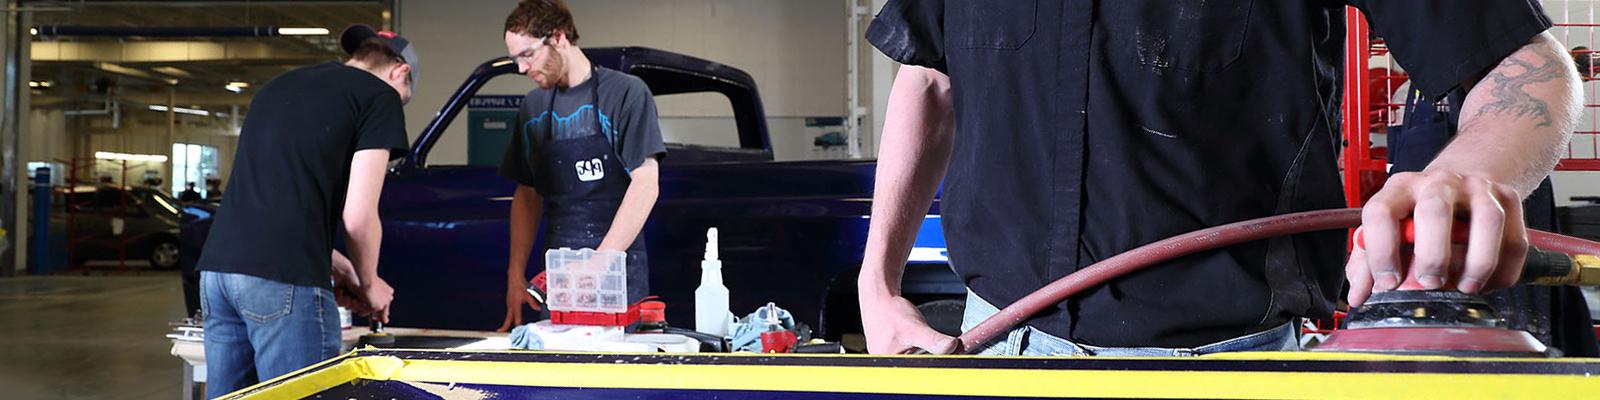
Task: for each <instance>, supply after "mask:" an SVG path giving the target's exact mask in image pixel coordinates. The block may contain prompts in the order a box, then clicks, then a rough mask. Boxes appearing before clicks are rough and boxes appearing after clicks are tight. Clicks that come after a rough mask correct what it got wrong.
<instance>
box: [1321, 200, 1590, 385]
mask: <svg viewBox="0 0 1600 400" xmlns="http://www.w3.org/2000/svg"><path fill="white" fill-rule="evenodd" d="M1459 226H1460V225H1458V227H1459ZM1413 227H1414V225H1413V223H1412V222H1411V221H1409V220H1408V221H1405V224H1404V227H1403V229H1404V232H1405V238H1406V241H1407V242H1408V243H1409V242H1412V241H1414V238H1415V231H1414V228H1413ZM1452 236H1453V237H1452V240H1453V241H1455V242H1464V241H1465V240H1466V232H1465V231H1464V230H1457V231H1456V232H1453V233H1452ZM1362 244H1363V243H1362V237H1361V234H1360V230H1359V229H1358V230H1357V232H1356V235H1355V245H1356V247H1361V246H1362ZM1517 282H1518V283H1525V284H1533V285H1546V286H1594V285H1600V258H1596V257H1595V256H1593V255H1573V254H1566V253H1560V252H1554V251H1545V250H1541V249H1539V248H1537V247H1531V246H1530V247H1529V248H1528V256H1527V259H1526V261H1525V262H1524V263H1523V267H1522V276H1521V278H1520V279H1518V281H1517ZM1345 324H1346V325H1345V327H1344V329H1338V330H1335V331H1333V332H1332V333H1330V334H1329V335H1328V338H1327V339H1326V340H1324V341H1322V343H1320V344H1318V345H1317V346H1315V347H1313V348H1311V351H1323V352H1359V353H1382V354H1408V355H1445V356H1457V357H1545V356H1550V355H1552V352H1550V351H1549V350H1548V349H1546V348H1545V345H1544V344H1543V343H1540V342H1539V340H1537V339H1535V338H1534V337H1533V335H1531V334H1529V333H1528V332H1525V331H1522V330H1517V329H1512V328H1511V327H1509V326H1507V325H1506V322H1505V320H1504V319H1502V318H1501V317H1500V315H1499V313H1498V312H1496V311H1495V309H1494V308H1493V307H1490V306H1489V303H1488V302H1487V301H1485V300H1484V298H1483V297H1482V296H1479V295H1476V294H1467V293H1462V292H1460V291H1456V290H1451V289H1444V290H1392V291H1386V292H1377V293H1373V294H1372V297H1371V298H1370V299H1368V300H1367V302H1366V303H1365V304H1362V305H1361V306H1360V307H1354V308H1351V309H1350V313H1349V317H1348V318H1346V319H1345Z"/></svg>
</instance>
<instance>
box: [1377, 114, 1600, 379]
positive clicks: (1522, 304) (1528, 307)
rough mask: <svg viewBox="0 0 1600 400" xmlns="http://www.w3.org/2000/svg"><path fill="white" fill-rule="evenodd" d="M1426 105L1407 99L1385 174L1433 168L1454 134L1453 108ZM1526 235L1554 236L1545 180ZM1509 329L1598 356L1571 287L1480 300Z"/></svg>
mask: <svg viewBox="0 0 1600 400" xmlns="http://www.w3.org/2000/svg"><path fill="white" fill-rule="evenodd" d="M1462 98H1463V96H1459V95H1453V96H1450V97H1449V98H1448V99H1447V101H1444V102H1434V101H1429V100H1428V98H1427V97H1426V96H1420V95H1419V93H1417V91H1416V90H1412V91H1411V92H1410V93H1409V94H1407V95H1406V114H1405V119H1404V120H1403V125H1401V126H1392V127H1389V163H1390V164H1393V166H1392V167H1391V168H1390V169H1389V173H1390V174H1394V173H1400V172H1414V171H1421V170H1422V169H1423V168H1426V167H1427V166H1428V163H1430V162H1433V158H1434V157H1436V156H1438V155H1439V152H1440V151H1443V150H1444V147H1445V145H1447V144H1449V143H1450V139H1451V138H1452V137H1455V134H1456V126H1457V125H1456V123H1457V121H1456V118H1458V117H1459V116H1458V115H1457V114H1455V113H1454V112H1453V111H1452V108H1453V107H1452V105H1451V104H1452V102H1459V101H1460V100H1462ZM1522 211H1523V216H1524V219H1525V220H1526V221H1527V226H1528V228H1529V229H1539V230H1545V231H1552V232H1553V231H1555V229H1554V228H1555V222H1556V217H1555V215H1556V212H1555V192H1554V191H1553V190H1552V189H1551V186H1550V178H1545V180H1544V182H1541V183H1540V184H1539V188H1538V189H1535V190H1534V192H1533V194H1532V195H1530V196H1528V198H1527V199H1526V200H1524V201H1523V202H1522ZM1485 297H1486V298H1487V299H1488V300H1489V303H1490V304H1492V305H1493V306H1494V307H1495V309H1497V310H1501V316H1502V317H1504V318H1505V319H1506V323H1507V324H1508V325H1510V326H1511V327H1513V328H1517V329H1523V330H1526V331H1528V332H1529V333H1532V334H1533V335H1534V336H1535V337H1538V338H1539V340H1540V341H1543V342H1545V343H1546V344H1548V345H1550V346H1551V347H1554V348H1557V349H1560V350H1562V351H1563V352H1565V354H1566V355H1567V356H1572V357H1596V356H1600V348H1597V346H1596V343H1595V335H1594V329H1593V327H1592V326H1591V325H1590V324H1589V308H1588V305H1587V304H1586V303H1584V301H1583V294H1582V293H1581V292H1580V291H1579V290H1578V288H1575V287H1544V286H1530V285H1517V286H1514V287H1511V288H1510V289H1506V290H1501V291H1498V292H1494V293H1489V294H1488V295H1486V296H1485Z"/></svg>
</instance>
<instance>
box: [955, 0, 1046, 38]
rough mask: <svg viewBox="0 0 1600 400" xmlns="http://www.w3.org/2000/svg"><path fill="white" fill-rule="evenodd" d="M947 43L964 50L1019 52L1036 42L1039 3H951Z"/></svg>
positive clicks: (1002, 0)
mask: <svg viewBox="0 0 1600 400" xmlns="http://www.w3.org/2000/svg"><path fill="white" fill-rule="evenodd" d="M946 7H947V8H946V9H945V38H946V39H945V40H946V41H947V42H948V43H950V44H951V45H953V46H955V47H956V48H961V49H991V50H1016V49H1020V48H1022V46H1023V45H1026V44H1028V41H1029V40H1030V39H1033V35H1034V29H1035V27H1036V18H1037V16H1038V11H1039V2H1038V0H994V1H978V0H950V2H949V3H947V6H946Z"/></svg>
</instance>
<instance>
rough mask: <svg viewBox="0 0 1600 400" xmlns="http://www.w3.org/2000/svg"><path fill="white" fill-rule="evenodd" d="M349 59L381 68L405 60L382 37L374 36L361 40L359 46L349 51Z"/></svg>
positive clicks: (401, 62) (402, 62)
mask: <svg viewBox="0 0 1600 400" xmlns="http://www.w3.org/2000/svg"><path fill="white" fill-rule="evenodd" d="M350 59H351V60H356V61H359V62H361V63H362V64H365V65H366V66H368V67H370V68H383V67H389V66H393V65H395V64H404V63H405V62H406V61H405V58H404V57H401V56H400V54H399V53H395V52H394V49H393V48H391V47H389V45H388V44H385V43H384V42H383V39H379V38H376V37H372V38H367V40H363V41H361V46H358V47H356V50H355V51H352V52H350Z"/></svg>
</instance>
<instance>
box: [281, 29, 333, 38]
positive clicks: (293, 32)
mask: <svg viewBox="0 0 1600 400" xmlns="http://www.w3.org/2000/svg"><path fill="white" fill-rule="evenodd" d="M278 34H279V35H284V36H306V35H327V34H328V28H278Z"/></svg>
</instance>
